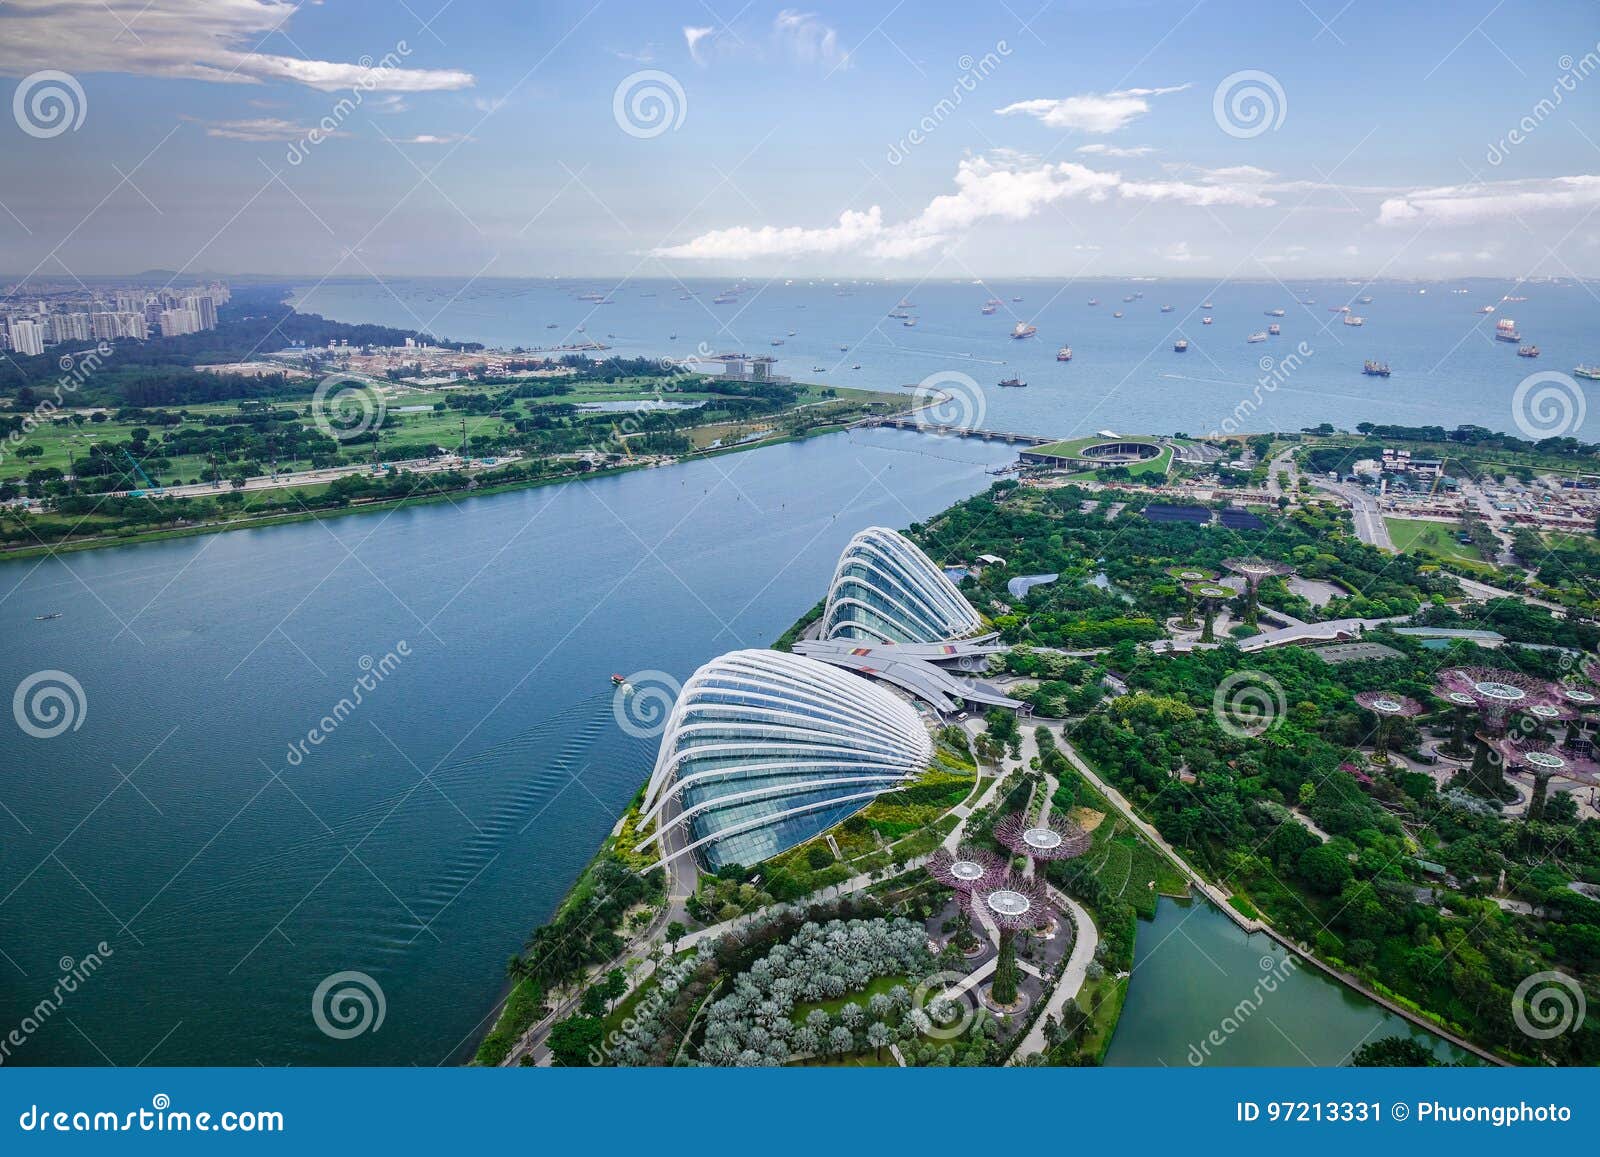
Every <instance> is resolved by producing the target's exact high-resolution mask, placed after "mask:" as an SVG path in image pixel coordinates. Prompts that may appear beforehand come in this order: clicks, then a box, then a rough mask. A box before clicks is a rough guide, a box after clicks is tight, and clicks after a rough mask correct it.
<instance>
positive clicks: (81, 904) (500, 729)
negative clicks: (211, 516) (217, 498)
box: [0, 430, 1014, 1065]
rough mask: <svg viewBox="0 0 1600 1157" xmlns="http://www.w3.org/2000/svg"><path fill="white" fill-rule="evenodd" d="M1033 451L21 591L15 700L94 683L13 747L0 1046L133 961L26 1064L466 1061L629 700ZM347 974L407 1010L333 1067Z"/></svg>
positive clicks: (514, 514)
mask: <svg viewBox="0 0 1600 1157" xmlns="http://www.w3.org/2000/svg"><path fill="white" fill-rule="evenodd" d="M1012 455H1014V451H1007V450H1006V449H1005V448H1004V447H1002V446H998V445H995V446H990V445H988V444H985V443H981V442H977V441H972V440H954V439H937V438H933V437H930V436H927V435H920V434H914V433H909V432H897V431H887V430H884V431H872V432H867V433H863V434H859V435H833V436H829V437H825V438H818V439H814V440H810V441H805V442H799V443H791V444H787V445H781V446H775V447H771V448H767V449H761V450H754V451H749V452H746V453H742V454H735V455H730V456H725V457H721V458H717V459H713V460H707V461H701V462H697V463H694V464H691V465H684V466H674V467H667V468H662V469H657V470H645V471H637V472H633V473H630V474H624V475H620V476H615V477H611V478H603V479H594V480H588V481H584V482H579V483H573V484H568V485H563V486H551V487H545V488H542V489H533V490H521V491H515V492H511V493H507V494H501V495H494V496H489V497H483V498H474V499H472V500H471V501H467V502H462V503H459V504H450V503H439V504H435V505H426V506H416V507H411V508H407V509H403V510H399V511H394V512H390V513H371V514H363V515H351V516H348V517H341V518H333V519H328V520H325V521H320V522H302V523H296V524H292V525H286V526H280V527H274V528H268V529H261V530H243V531H234V532H231V533H227V534H219V535H213V536H210V537H203V538H189V539H178V540H172V541H168V542H162V543H152V544H148V545H142V546H135V547H127V548H122V549H110V550H100V551H91V552H86V553H80V554H70V555H66V556H63V557H59V558H54V559H44V560H32V561H15V562H10V563H4V564H0V619H3V621H4V630H5V639H6V646H5V647H4V649H3V650H0V686H3V687H5V688H6V689H7V690H8V692H9V690H10V689H12V688H15V687H17V686H18V685H19V684H20V683H21V682H22V681H23V680H24V679H25V678H27V677H29V676H30V675H33V674H34V673H36V672H41V671H51V672H64V673H65V674H67V675H69V676H70V677H71V678H72V679H73V680H75V681H76V682H77V683H78V684H79V685H80V686H81V687H82V700H81V703H82V709H81V710H79V711H77V713H76V717H75V721H76V723H77V726H76V728H75V729H73V728H70V727H69V728H68V729H66V730H65V731H63V733H62V734H60V735H58V736H56V737H54V738H48V739H36V738H31V737H29V736H27V735H25V734H24V733H23V732H22V731H21V730H19V729H18V728H17V727H16V726H13V721H12V720H11V719H10V718H7V719H6V721H5V722H6V726H5V728H3V729H0V805H3V809H0V953H3V957H0V1022H3V1023H4V1024H5V1025H6V1026H8V1027H9V1026H11V1025H14V1024H17V1023H18V1022H19V1021H20V1020H21V1019H22V1018H23V1017H24V1015H25V1013H26V1010H29V1009H32V1008H34V1006H35V1005H36V1004H37V1003H38V1002H39V1001H40V1000H41V999H43V998H44V997H46V996H48V995H49V994H50V993H51V992H52V989H53V987H54V985H55V984H56V982H57V979H58V977H59V976H60V974H61V970H62V969H64V968H68V967H69V965H70V964H72V963H74V962H76V961H79V960H83V959H84V958H85V957H86V956H87V955H88V954H89V953H90V952H92V951H95V949H96V946H97V945H98V944H99V943H100V942H102V941H104V942H105V943H106V944H107V946H108V947H109V948H110V949H111V950H112V952H111V955H110V956H109V957H108V958H107V959H106V960H105V961H104V963H103V965H102V966H101V967H100V968H99V970H98V971H97V972H95V974H94V975H93V976H91V977H90V978H89V979H88V980H87V981H86V982H84V983H82V984H79V985H76V986H75V987H76V991H74V992H72V993H71V994H70V995H69V996H67V997H66V999H65V1001H64V1003H63V1005H62V1007H61V1008H60V1010H59V1011H58V1012H56V1013H55V1014H54V1015H53V1016H51V1017H49V1018H48V1019H47V1020H46V1021H45V1022H44V1023H43V1024H42V1025H40V1026H38V1027H37V1029H36V1031H33V1032H31V1033H30V1035H29V1039H28V1040H27V1041H26V1043H25V1045H24V1046H22V1047H20V1048H16V1049H14V1050H13V1052H12V1057H11V1059H10V1061H9V1062H8V1063H19V1064H105V1063H108V1062H110V1063H115V1064H118V1065H134V1064H137V1063H139V1062H141V1061H143V1062H144V1063H146V1064H160V1065H174V1064H203V1063H212V1064H216V1063H222V1064H238V1065H249V1064H256V1063H260V1064H265V1065H281V1064H297V1065H303V1064H438V1063H441V1062H445V1061H448V1060H450V1059H452V1058H459V1057H460V1056H461V1054H462V1052H463V1051H464V1050H465V1049H468V1048H470V1047H471V1045H472V1044H473V1043H474V1042H475V1039H476V1036H477V1034H478V1033H479V1031H480V1023H481V1021H482V1020H483V1018H484V1017H485V1015H486V1014H488V1013H489V1012H490V1010H491V1005H492V1003H493V1001H494V997H495V993H496V990H497V987H498V986H499V983H500V978H501V976H502V975H503V969H504V965H505V961H506V959H507V958H508V957H509V956H510V955H511V954H512V953H513V952H515V951H516V950H517V949H518V948H519V947H520V945H521V943H522V939H523V937H524V936H525V935H526V933H527V932H528V931H529V930H530V929H531V928H532V927H533V926H535V925H536V924H538V923H540V922H542V921H543V920H544V919H546V918H547V917H548V916H549V914H550V912H551V909H552V907H553V906H554V904H555V903H556V902H557V900H558V899H559V898H560V896H561V895H562V894H563V892H564V891H565V890H566V888H567V887H568V885H569V884H570V883H571V881H572V880H573V878H574V877H575V876H576V874H577V872H578V871H579V869H580V868H581V867H582V865H583V864H584V863H585V862H586V861H587V860H588V859H589V857H590V856H591V855H592V854H593V853H594V850H595V848H596V847H597V846H598V845H599V843H600V841H601V839H602V838H603V837H604V836H605V834H606V833H607V832H608V831H609V830H610V828H611V826H612V824H613V823H614V821H615V820H616V817H617V816H618V814H619V813H620V811H621V810H622V808H623V807H624V806H625V804H626V802H627V800H628V798H629V797H630V796H631V795H632V794H633V792H634V791H635V790H637V788H638V787H639V785H640V784H641V783H642V782H643V781H644V779H645V777H646V776H647V774H648V771H649V767H650V763H651V762H652V760H653V758H654V743H653V741H652V740H651V739H650V738H649V737H648V736H646V737H637V736H634V735H631V734H629V733H627V732H625V731H623V730H622V729H621V728H620V727H619V726H618V723H617V720H616V718H615V717H614V715H613V711H612V702H613V699H612V688H611V684H610V676H611V674H612V673H613V672H622V673H624V674H634V673H637V672H648V671H659V672H663V673H664V674H665V675H667V676H670V677H672V678H675V679H680V680H681V679H683V678H685V677H687V676H688V674H689V673H690V672H691V671H692V670H693V669H694V667H695V666H696V665H698V664H699V663H700V662H702V661H704V660H706V659H708V658H710V657H712V656H713V655H715V654H718V653H720V652H723V651H727V650H731V649H734V648H737V647H741V646H749V647H760V646H766V645H768V644H769V643H771V642H772V640H774V639H775V638H776V637H777V636H778V635H780V634H781V633H782V632H783V631H784V630H786V629H787V628H788V627H789V625H790V624H791V623H792V622H793V621H794V620H795V619H796V618H797V617H798V616H799V615H800V614H801V613H803V612H804V611H805V610H806V609H807V608H809V607H810V606H812V605H813V604H814V603H815V602H816V601H817V600H818V599H819V598H820V597H821V596H822V594H823V592H824V590H825V587H826V583H827V580H828V577H829V575H830V574H831V573H832V569H833V565H834V562H835V560H836V558H837V556H838V552H839V550H840V549H841V548H842V547H843V546H844V544H845V542H846V541H847V540H848V538H849V537H850V535H851V534H853V533H854V532H855V531H857V530H860V529H861V528H862V527H865V526H869V525H873V524H885V525H890V526H904V525H906V524H907V523H909V522H912V521H914V520H916V519H919V518H923V517H926V516H928V515H930V514H932V513H934V512H936V511H938V510H941V509H943V508H944V507H946V506H948V505H950V504H951V503H952V502H955V501H957V500H958V499H960V498H962V497H965V496H967V495H969V494H972V493H975V492H977V491H978V490H980V489H982V488H983V487H984V486H985V485H987V483H988V482H989V481H990V479H989V478H988V477H987V476H986V475H985V473H984V471H985V469H986V468H988V467H992V466H994V465H996V464H997V463H999V462H1001V461H1003V460H1005V459H1007V458H1009V457H1011V456H1012ZM58 610H59V611H63V612H64V614H63V617H61V618H59V619H55V620H50V621H36V620H35V616H37V615H43V614H49V613H52V612H54V611H58ZM402 644H403V647H402ZM405 652H409V653H405ZM363 676H364V677H365V678H366V680H367V686H368V689H363V690H362V691H361V692H360V696H359V697H360V700H361V701H360V703H359V704H358V705H357V704H355V699H356V695H355V694H354V692H353V688H355V687H356V686H357V685H358V682H357V681H358V679H361V678H362V677H363ZM638 678H639V680H640V682H641V685H643V683H645V682H646V681H649V680H653V679H655V678H656V677H655V676H642V677H638ZM58 682H59V681H58ZM341 700H348V701H350V703H351V705H352V706H353V709H351V708H348V707H347V708H341V707H339V706H338V705H339V704H340V701H341ZM291 753H292V754H291ZM345 971H359V972H363V973H366V974H367V975H369V976H371V977H372V978H373V979H374V980H376V981H377V983H378V985H379V986H380V987H381V989H382V992H383V997H384V1006H385V1009H384V1020H383V1023H382V1025H381V1028H380V1029H379V1030H378V1031H377V1032H371V1033H367V1034H365V1035H362V1036H359V1037H355V1038H353V1039H343V1040H341V1039H333V1038H331V1037H330V1036H328V1035H326V1034H325V1033H324V1032H322V1031H321V1030H320V1029H319V1028H318V1027H317V1024H316V1022H315V1020H314V1019H313V1016H312V997H313V993H314V992H315V990H316V989H317V986H318V985H319V983H321V982H322V981H323V980H324V979H325V978H327V977H329V976H332V975H334V974H336V973H339V972H345Z"/></svg>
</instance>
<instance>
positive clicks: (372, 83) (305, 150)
mask: <svg viewBox="0 0 1600 1157" xmlns="http://www.w3.org/2000/svg"><path fill="white" fill-rule="evenodd" d="M410 55H411V45H409V44H407V43H406V42H405V41H404V40H398V41H396V42H395V46H394V49H393V51H391V52H388V53H385V54H384V56H383V59H381V60H378V61H376V62H374V61H373V59H372V57H370V56H363V57H362V58H361V59H360V60H359V61H358V62H357V63H359V64H360V65H361V67H362V68H363V69H365V70H366V71H364V72H363V73H362V74H361V76H360V78H359V79H358V80H357V81H356V82H355V84H353V85H351V86H350V92H349V95H347V96H341V97H340V98H339V99H338V101H337V102H336V103H335V104H334V106H333V108H332V109H330V110H329V111H328V114H327V115H326V116H324V117H323V118H322V119H321V120H320V121H318V122H317V123H316V124H315V125H314V126H313V127H312V128H311V130H310V131H309V132H307V133H306V134H305V136H303V137H301V138H300V139H299V140H297V141H290V142H289V148H288V151H287V152H286V153H285V154H284V160H286V161H288V162H289V163H290V164H291V165H298V164H300V163H301V162H303V161H304V160H305V159H306V158H307V157H309V156H310V155H311V150H312V149H314V148H316V147H317V146H318V145H320V144H321V143H322V142H323V141H325V140H327V139H328V138H329V137H331V136H334V135H336V134H337V133H338V132H339V129H340V128H341V127H342V126H343V125H344V122H345V121H347V120H349V119H350V116H351V114H353V113H354V112H355V111H356V110H357V109H358V108H360V107H361V106H362V105H363V104H364V103H365V102H366V99H367V94H368V93H369V92H372V91H373V90H374V89H377V88H379V87H381V86H382V85H383V84H384V83H385V81H386V79H387V76H388V74H389V73H390V72H393V71H394V70H395V69H397V68H399V67H400V65H401V64H402V63H404V62H405V60H406V58H407V57H409V56H410Z"/></svg>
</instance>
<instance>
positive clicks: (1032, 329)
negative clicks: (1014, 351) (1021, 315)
mask: <svg viewBox="0 0 1600 1157" xmlns="http://www.w3.org/2000/svg"><path fill="white" fill-rule="evenodd" d="M1038 332H1039V327H1038V326H1036V325H1029V324H1028V323H1027V322H1025V321H1019V322H1017V324H1016V326H1015V327H1014V328H1013V329H1012V331H1011V336H1012V337H1013V338H1016V339H1017V340H1018V341H1021V340H1022V339H1023V338H1025V337H1032V336H1033V335H1034V334H1036V333H1038Z"/></svg>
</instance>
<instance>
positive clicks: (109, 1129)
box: [17, 1093, 284, 1133]
mask: <svg viewBox="0 0 1600 1157" xmlns="http://www.w3.org/2000/svg"><path fill="white" fill-rule="evenodd" d="M17 1127H18V1128H20V1129H21V1130H22V1131H23V1132H24V1133H281V1132H283V1129H284V1125H283V1114H282V1113H281V1112H279V1111H278V1110H276V1109H224V1110H222V1111H220V1112H210V1111H206V1110H202V1111H200V1112H195V1111H193V1110H189V1109H174V1108H173V1107H172V1098H171V1097H169V1096H167V1094H165V1093H157V1094H156V1095H155V1096H153V1097H151V1098H150V1107H149V1108H138V1109H129V1110H127V1111H126V1112H117V1111H114V1110H110V1109H88V1110H85V1109H76V1110H72V1109H56V1110H52V1109H50V1108H49V1107H45V1108H42V1109H41V1108H40V1107H39V1106H38V1105H36V1104H33V1105H29V1106H28V1107H27V1108H26V1109H24V1110H23V1111H22V1113H21V1114H20V1115H19V1116H18V1117H17Z"/></svg>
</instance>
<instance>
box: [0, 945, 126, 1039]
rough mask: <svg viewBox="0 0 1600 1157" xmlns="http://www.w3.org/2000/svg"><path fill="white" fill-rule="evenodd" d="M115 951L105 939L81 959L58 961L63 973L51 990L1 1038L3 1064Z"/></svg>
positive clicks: (68, 957) (68, 958) (57, 965)
mask: <svg viewBox="0 0 1600 1157" xmlns="http://www.w3.org/2000/svg"><path fill="white" fill-rule="evenodd" d="M114 955H116V953H115V952H114V951H113V950H112V947H111V945H109V944H107V943H106V942H105V941H104V940H102V941H100V943H98V944H96V945H95V946H94V950H93V951H91V952H89V953H87V954H86V955H84V956H83V957H82V958H80V959H78V960H74V959H73V958H72V957H70V956H63V957H62V958H61V959H60V960H59V961H57V963H56V967H57V968H58V969H59V970H60V973H61V975H60V976H58V977H57V978H56V982H55V986H54V987H53V988H51V990H50V994H49V995H48V996H46V997H45V998H44V999H42V1000H40V1001H39V1002H38V1003H36V1004H35V1005H34V1006H33V1007H32V1008H30V1009H29V1010H28V1011H27V1012H25V1013H23V1014H22V1019H21V1020H20V1021H19V1022H18V1023H17V1024H16V1026H15V1027H14V1028H12V1029H11V1031H10V1032H8V1033H6V1035H5V1037H4V1038H0V1065H3V1064H5V1063H6V1062H7V1061H8V1060H10V1059H11V1054H12V1053H13V1052H15V1051H16V1050H17V1049H20V1048H22V1047H23V1046H24V1045H25V1044H27V1043H28V1039H29V1038H30V1037H32V1036H33V1035H34V1034H35V1033H37V1032H38V1031H39V1030H40V1029H41V1028H43V1027H44V1026H45V1024H46V1023H47V1022H48V1021H49V1020H50V1018H51V1017H53V1016H54V1015H55V1014H56V1013H58V1012H60V1011H61V1008H62V1006H63V1005H65V1004H66V1003H67V998H68V997H69V996H71V995H72V994H73V993H75V992H77V991H78V989H79V987H81V986H82V985H83V984H84V983H85V982H86V981H87V980H88V979H89V978H90V977H91V976H93V975H94V974H95V973H96V972H99V971H100V966H101V965H103V964H104V963H105V962H106V961H107V960H109V959H110V958H111V957H112V956H114Z"/></svg>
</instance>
